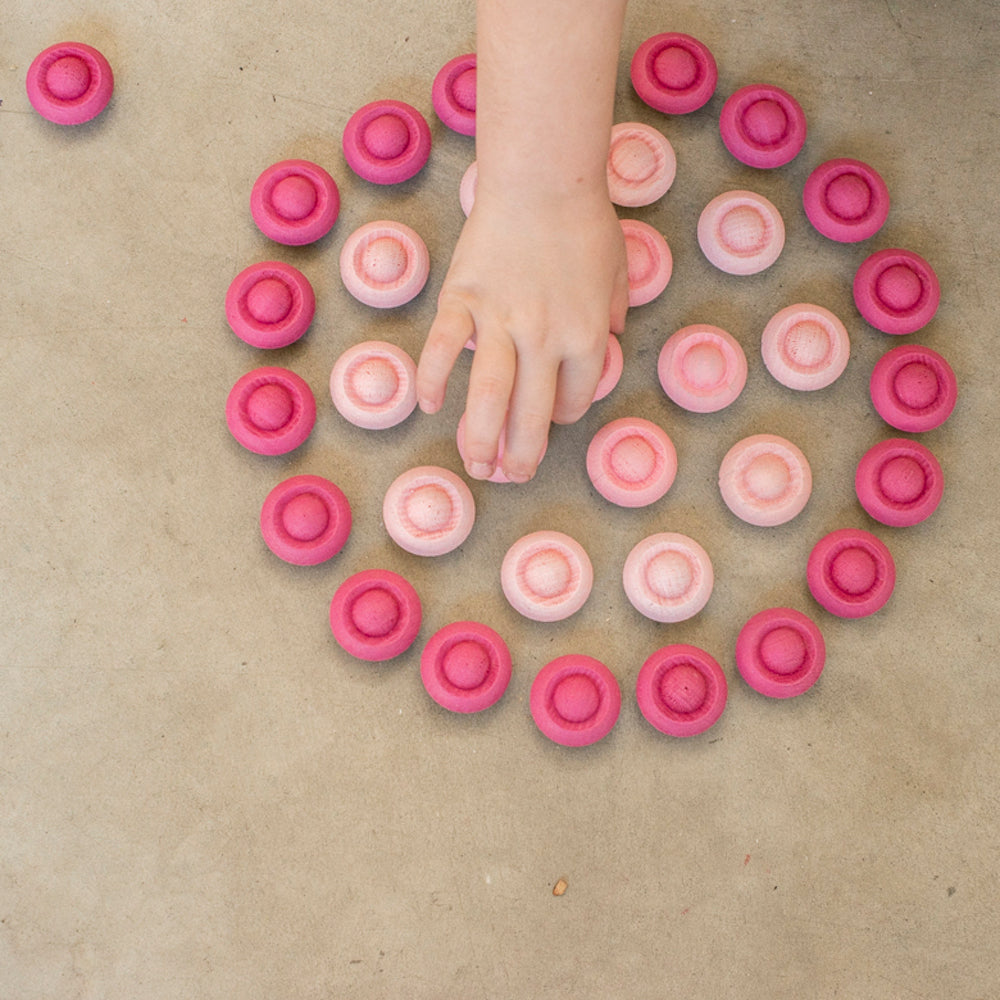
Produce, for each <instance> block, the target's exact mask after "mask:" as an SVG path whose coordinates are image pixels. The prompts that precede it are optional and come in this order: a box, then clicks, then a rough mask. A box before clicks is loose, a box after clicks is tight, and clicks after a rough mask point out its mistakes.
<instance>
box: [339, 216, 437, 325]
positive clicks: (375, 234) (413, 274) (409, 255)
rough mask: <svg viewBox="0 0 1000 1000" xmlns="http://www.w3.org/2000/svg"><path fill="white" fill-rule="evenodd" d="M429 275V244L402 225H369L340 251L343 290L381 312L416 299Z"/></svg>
mask: <svg viewBox="0 0 1000 1000" xmlns="http://www.w3.org/2000/svg"><path fill="white" fill-rule="evenodd" d="M429 274H430V256H429V254H428V252H427V245H426V244H425V243H424V241H423V240H422V239H421V238H420V237H419V236H418V235H417V234H416V233H415V232H414V231H413V230H412V229H411V228H410V227H409V226H405V225H403V223H401V222H389V221H386V220H380V221H377V222H369V223H367V224H366V225H363V226H361V227H360V228H359V229H356V230H355V231H354V232H353V233H351V235H350V236H348V237H347V239H346V240H345V241H344V245H343V247H342V248H341V251H340V276H341V278H342V279H343V281H344V287H345V288H346V289H347V290H348V291H349V292H350V293H351V294H352V295H353V296H354V297H355V298H356V299H357V300H358V301H359V302H364V303H365V305H369V306H375V307H376V308H378V309H393V308H395V307H396V306H401V305H404V304H405V303H407V302H409V301H410V300H411V299H414V298H416V296H417V295H419V294H420V292H421V291H422V290H423V287H424V285H425V284H426V283H427V277H428V275H429Z"/></svg>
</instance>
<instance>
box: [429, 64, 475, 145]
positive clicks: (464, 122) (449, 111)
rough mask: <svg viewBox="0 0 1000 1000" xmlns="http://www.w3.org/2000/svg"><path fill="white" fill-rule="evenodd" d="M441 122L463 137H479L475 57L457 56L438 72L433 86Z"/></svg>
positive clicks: (433, 102)
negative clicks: (477, 129) (476, 135)
mask: <svg viewBox="0 0 1000 1000" xmlns="http://www.w3.org/2000/svg"><path fill="white" fill-rule="evenodd" d="M431 103H432V104H433V105H434V110H435V112H436V113H437V116H438V118H440V119H441V121H442V122H444V124H445V125H447V126H448V128H450V129H452V131H454V132H458V133H459V134H461V135H475V134H476V56H475V53H469V54H467V55H461V56H456V57H455V58H454V59H450V60H449V61H448V62H446V63H445V64H444V66H442V67H441V69H440V70H438V73H437V76H435V77H434V83H433V85H432V86H431Z"/></svg>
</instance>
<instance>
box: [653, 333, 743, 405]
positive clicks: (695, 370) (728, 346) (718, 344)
mask: <svg viewBox="0 0 1000 1000" xmlns="http://www.w3.org/2000/svg"><path fill="white" fill-rule="evenodd" d="M657 373H658V375H659V379H660V385H661V386H662V387H663V391H664V392H665V393H666V394H667V395H668V396H669V397H670V398H671V399H672V400H673V401H674V402H675V403H676V404H677V405H678V406H681V407H683V408H684V409H685V410H691V411H692V412H693V413H714V412H716V411H717V410H722V409H724V408H725V407H727V406H729V404H730V403H732V402H733V401H734V400H735V399H736V398H737V396H739V394H740V393H741V392H742V391H743V386H744V385H746V380H747V359H746V355H745V354H744V353H743V348H742V347H740V345H739V342H738V341H737V340H736V338H735V337H733V336H732V335H731V334H729V333H727V332H726V331H725V330H722V329H720V328H719V327H717V326H711V325H709V324H707V323H695V324H692V325H691V326H685V327H682V328H681V329H680V330H678V331H677V332H676V333H675V334H673V335H672V336H671V337H669V338H668V340H667V342H666V343H665V344H664V345H663V348H662V349H661V351H660V357H659V360H658V362H657Z"/></svg>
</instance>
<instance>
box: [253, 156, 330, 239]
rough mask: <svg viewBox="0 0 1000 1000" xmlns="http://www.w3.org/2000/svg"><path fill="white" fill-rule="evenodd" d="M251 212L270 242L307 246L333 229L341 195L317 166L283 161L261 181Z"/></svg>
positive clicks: (261, 177) (266, 172)
mask: <svg viewBox="0 0 1000 1000" xmlns="http://www.w3.org/2000/svg"><path fill="white" fill-rule="evenodd" d="M250 212H251V214H252V215H253V219H254V222H256V223H257V227H258V228H259V229H260V231H261V232H262V233H263V234H264V235H265V236H267V237H268V238H269V239H272V240H274V241H275V242H277V243H283V244H285V245H287V246H304V245H306V244H307V243H315V242H316V241H317V240H319V239H322V237H324V236H326V234H327V233H328V232H329V231H330V230H331V229H332V228H333V224H334V223H335V222H336V221H337V216H338V214H339V213H340V192H339V190H338V189H337V184H336V182H335V181H334V179H333V178H332V177H331V176H330V175H329V174H328V173H327V172H326V171H325V170H324V169H323V168H322V167H320V166H318V165H317V164H315V163H311V162H309V161H308V160H282V161H280V162H279V163H275V164H273V165H272V166H270V167H268V168H267V169H266V170H265V171H264V172H263V173H262V174H261V175H260V176H259V177H258V178H257V180H256V182H255V183H254V186H253V190H252V191H251V192H250Z"/></svg>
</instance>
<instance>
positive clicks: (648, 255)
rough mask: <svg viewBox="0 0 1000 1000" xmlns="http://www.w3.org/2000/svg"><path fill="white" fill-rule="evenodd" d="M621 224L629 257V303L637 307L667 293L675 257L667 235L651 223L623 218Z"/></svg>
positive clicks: (630, 305) (631, 306) (632, 306)
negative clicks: (666, 237) (665, 291)
mask: <svg viewBox="0 0 1000 1000" xmlns="http://www.w3.org/2000/svg"><path fill="white" fill-rule="evenodd" d="M621 227H622V233H623V234H624V236H625V252H626V254H627V256H628V304H629V307H630V308H634V307H635V306H643V305H646V303H647V302H652V301H653V299H655V298H657V297H658V296H659V295H660V294H661V293H662V292H663V290H664V289H665V288H666V287H667V285H668V284H669V282H670V275H671V274H672V273H673V269H674V258H673V255H672V254H671V253H670V247H669V246H668V245H667V241H666V240H665V239H664V238H663V235H662V234H661V233H660V232H658V231H657V230H656V229H654V228H653V227H652V226H651V225H649V223H648V222H641V221H640V220H638V219H622V220H621Z"/></svg>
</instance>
